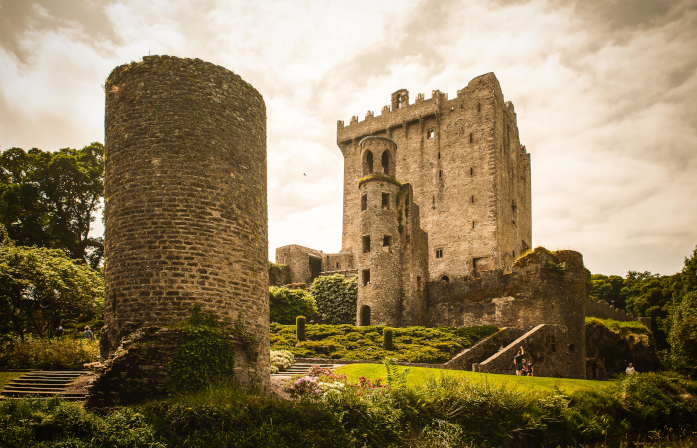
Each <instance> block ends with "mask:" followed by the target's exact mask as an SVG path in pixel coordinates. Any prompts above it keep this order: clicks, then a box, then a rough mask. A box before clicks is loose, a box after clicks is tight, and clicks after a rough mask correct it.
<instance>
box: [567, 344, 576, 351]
mask: <svg viewBox="0 0 697 448" xmlns="http://www.w3.org/2000/svg"><path fill="white" fill-rule="evenodd" d="M574 350H576V347H574V344H569V351H570V352H573V351H574Z"/></svg>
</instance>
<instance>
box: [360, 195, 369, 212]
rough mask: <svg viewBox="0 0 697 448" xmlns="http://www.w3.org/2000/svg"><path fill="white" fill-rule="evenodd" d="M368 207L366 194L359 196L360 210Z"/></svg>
mask: <svg viewBox="0 0 697 448" xmlns="http://www.w3.org/2000/svg"><path fill="white" fill-rule="evenodd" d="M367 209H368V195H367V194H364V195H363V196H361V211H363V210H367Z"/></svg>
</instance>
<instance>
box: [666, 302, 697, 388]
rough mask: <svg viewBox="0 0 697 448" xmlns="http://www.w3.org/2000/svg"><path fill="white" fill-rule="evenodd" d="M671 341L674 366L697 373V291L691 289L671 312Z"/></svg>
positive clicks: (690, 372) (677, 368) (680, 369)
mask: <svg viewBox="0 0 697 448" xmlns="http://www.w3.org/2000/svg"><path fill="white" fill-rule="evenodd" d="M668 340H669V342H670V346H671V349H672V350H671V360H672V362H673V368H675V369H676V370H679V371H683V372H686V373H689V374H692V375H694V374H696V373H697V292H696V291H690V292H689V293H687V294H686V295H685V297H683V299H682V301H681V302H680V303H679V304H678V305H677V306H676V307H675V308H674V309H673V312H672V313H671V328H670V337H669V339H668Z"/></svg>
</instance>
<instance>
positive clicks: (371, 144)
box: [356, 137, 402, 327]
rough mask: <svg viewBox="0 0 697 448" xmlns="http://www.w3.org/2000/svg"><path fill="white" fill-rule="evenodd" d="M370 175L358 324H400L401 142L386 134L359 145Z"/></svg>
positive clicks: (364, 186) (364, 185)
mask: <svg viewBox="0 0 697 448" xmlns="http://www.w3.org/2000/svg"><path fill="white" fill-rule="evenodd" d="M359 147H360V150H361V156H362V160H363V171H364V175H365V177H363V178H362V179H361V180H360V181H359V185H358V188H359V189H360V196H361V214H360V226H359V228H360V239H361V240H360V243H359V245H358V249H359V253H358V254H357V258H358V309H357V317H356V322H357V324H358V325H387V326H395V327H396V326H398V325H399V321H400V316H401V315H402V297H401V296H402V281H401V260H400V228H399V227H400V211H399V209H398V207H397V203H398V196H399V194H400V191H401V185H400V184H399V182H397V180H396V179H395V178H394V159H395V157H396V152H397V145H396V144H395V142H393V141H392V140H390V139H388V138H385V137H366V138H364V139H363V140H361V142H360V144H359Z"/></svg>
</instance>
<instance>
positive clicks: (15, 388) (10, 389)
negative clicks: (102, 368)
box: [0, 370, 94, 401]
mask: <svg viewBox="0 0 697 448" xmlns="http://www.w3.org/2000/svg"><path fill="white" fill-rule="evenodd" d="M82 375H94V374H93V373H92V372H86V371H74V370H73V371H68V370H65V371H35V372H30V373H27V374H26V375H23V376H21V377H19V378H16V379H15V380H14V381H12V382H11V383H9V384H7V385H6V386H5V388H4V389H3V390H2V391H1V392H0V398H2V399H8V398H37V397H38V398H51V397H56V396H60V397H61V398H62V399H63V400H68V401H83V400H85V399H86V398H87V394H75V393H68V388H69V386H70V384H71V383H72V382H73V381H75V380H76V379H77V378H78V377H80V376H82Z"/></svg>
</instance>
